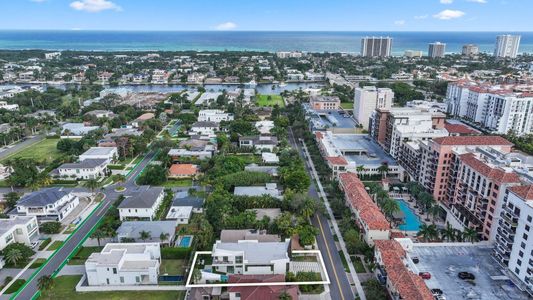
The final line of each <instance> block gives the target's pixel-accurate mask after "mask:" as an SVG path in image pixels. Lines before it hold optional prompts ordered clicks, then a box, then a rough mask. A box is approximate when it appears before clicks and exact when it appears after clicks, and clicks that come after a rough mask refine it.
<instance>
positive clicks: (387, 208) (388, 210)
mask: <svg viewBox="0 0 533 300" xmlns="http://www.w3.org/2000/svg"><path fill="white" fill-rule="evenodd" d="M381 210H382V211H383V213H384V214H385V215H386V216H388V217H389V218H390V219H392V217H393V215H394V213H395V212H397V211H399V210H400V205H399V204H398V201H396V200H393V199H390V198H388V199H386V200H385V201H384V202H383V205H381Z"/></svg>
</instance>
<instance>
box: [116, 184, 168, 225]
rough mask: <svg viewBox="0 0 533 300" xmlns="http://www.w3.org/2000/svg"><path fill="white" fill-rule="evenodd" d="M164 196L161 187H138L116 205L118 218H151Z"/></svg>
mask: <svg viewBox="0 0 533 300" xmlns="http://www.w3.org/2000/svg"><path fill="white" fill-rule="evenodd" d="M164 196H165V193H164V192H163V188H162V187H147V186H143V187H140V188H138V191H137V192H136V193H135V194H134V195H133V196H131V197H127V198H126V199H124V200H123V201H122V202H121V203H120V205H119V206H118V212H119V214H120V220H121V221H124V220H150V221H151V220H153V218H154V217H155V213H156V211H157V209H158V208H159V206H160V205H161V202H162V201H163V198H164Z"/></svg>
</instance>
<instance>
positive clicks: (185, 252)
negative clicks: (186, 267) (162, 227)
mask: <svg viewBox="0 0 533 300" xmlns="http://www.w3.org/2000/svg"><path fill="white" fill-rule="evenodd" d="M190 253H191V249H190V248H176V247H166V248H162V249H161V258H162V259H185V258H187V257H189V254H190Z"/></svg>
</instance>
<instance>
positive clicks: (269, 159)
mask: <svg viewBox="0 0 533 300" xmlns="http://www.w3.org/2000/svg"><path fill="white" fill-rule="evenodd" d="M261 161H262V162H263V163H264V164H269V165H275V164H278V163H279V157H278V156H277V155H276V154H275V153H271V152H263V153H261Z"/></svg>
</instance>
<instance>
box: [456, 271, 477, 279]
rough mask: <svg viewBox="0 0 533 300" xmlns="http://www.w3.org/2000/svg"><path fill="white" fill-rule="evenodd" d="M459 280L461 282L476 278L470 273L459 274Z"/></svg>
mask: <svg viewBox="0 0 533 300" xmlns="http://www.w3.org/2000/svg"><path fill="white" fill-rule="evenodd" d="M458 276H459V278H461V279H462V280H474V279H476V276H474V274H472V273H470V272H459V274H458Z"/></svg>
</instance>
